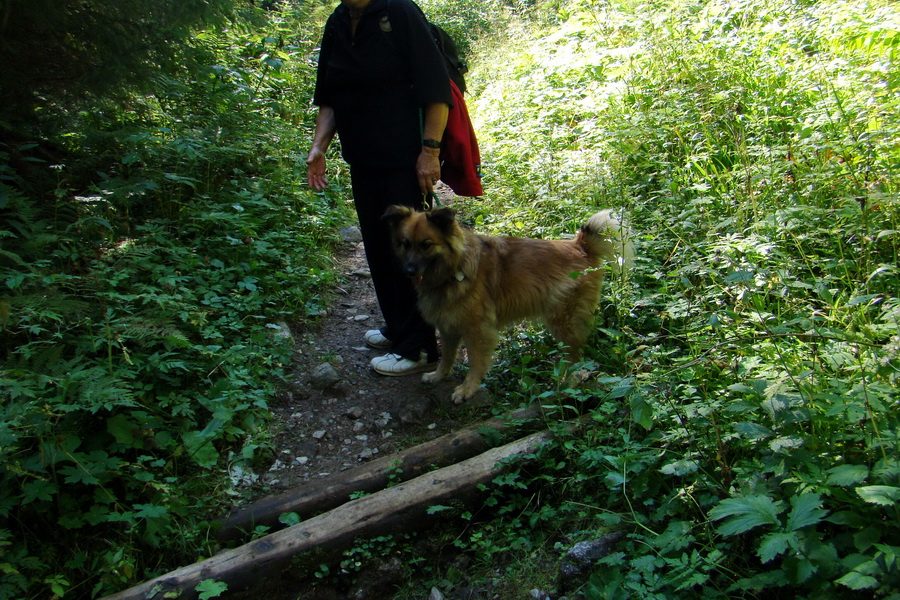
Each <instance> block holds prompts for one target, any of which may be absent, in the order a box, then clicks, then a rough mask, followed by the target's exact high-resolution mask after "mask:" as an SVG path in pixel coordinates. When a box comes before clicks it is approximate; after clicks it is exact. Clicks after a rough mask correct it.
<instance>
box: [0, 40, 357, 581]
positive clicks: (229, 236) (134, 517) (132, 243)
mask: <svg viewBox="0 0 900 600" xmlns="http://www.w3.org/2000/svg"><path fill="white" fill-rule="evenodd" d="M307 26H308V27H312V25H307ZM300 30H301V29H300V28H295V29H294V31H295V33H296V31H300ZM243 36H244V34H243V33H241V32H232V33H229V32H221V33H220V34H219V36H218V37H215V38H214V39H212V38H207V37H204V36H199V37H198V38H197V41H196V42H195V43H196V44H198V45H200V46H203V48H200V50H203V51H205V52H206V54H205V55H206V56H207V57H208V58H209V59H210V61H211V62H212V61H216V62H219V65H220V66H221V65H233V66H234V68H233V69H230V70H229V69H217V68H215V63H214V64H211V65H208V66H209V68H207V69H201V70H200V71H198V72H193V71H192V72H187V71H186V72H183V73H177V74H175V75H173V79H172V80H170V81H168V82H167V85H166V86H164V89H161V90H159V92H158V94H157V95H156V96H154V97H133V98H131V101H130V105H129V111H127V112H126V111H124V110H123V109H122V108H120V107H119V105H118V104H116V103H111V102H104V101H102V100H97V101H96V102H97V103H98V104H99V106H96V107H94V108H95V110H85V111H83V112H81V113H78V115H77V116H73V118H72V119H71V120H69V121H67V127H69V128H70V129H68V130H67V135H66V136H64V139H65V140H67V143H68V144H69V147H68V150H69V152H70V154H68V155H67V156H66V161H67V162H66V164H65V165H47V164H45V163H43V162H42V160H41V158H40V156H41V155H40V154H38V151H37V150H36V148H37V145H23V146H20V147H16V148H0V211H2V212H3V220H2V225H0V286H2V289H3V292H2V293H0V326H2V335H0V349H2V353H3V366H2V369H0V398H2V402H0V465H2V467H0V547H2V548H3V554H2V558H0V569H2V571H3V572H4V577H3V580H2V581H0V596H4V597H61V596H63V595H65V596H66V597H69V596H72V597H75V596H81V597H89V596H96V595H101V594H103V593H108V592H112V591H115V590H117V589H121V588H123V587H127V586H128V585H131V584H134V583H135V582H136V581H139V580H141V579H144V578H145V577H147V576H149V575H151V574H153V573H155V572H159V571H163V570H166V569H168V568H174V567H176V566H178V565H179V564H182V563H184V562H189V561H192V560H195V559H196V557H197V556H198V555H200V556H202V555H205V554H209V553H211V552H213V551H215V548H214V546H213V545H212V544H211V543H210V536H209V528H210V524H209V522H208V521H207V519H209V518H211V517H213V516H215V515H216V514H217V513H219V512H220V511H221V510H222V509H223V506H224V504H225V502H226V498H227V494H228V493H230V490H229V485H228V480H227V477H226V476H225V473H227V470H228V467H229V466H230V465H231V464H233V463H236V462H240V463H243V464H245V465H246V466H247V468H252V467H253V466H254V465H255V464H257V463H258V462H259V461H261V460H264V459H265V454H266V451H267V450H266V437H267V436H266V427H267V421H268V409H267V407H268V402H269V399H270V398H271V397H272V395H273V393H274V391H275V389H276V387H277V386H278V385H279V383H280V381H281V378H282V375H283V373H284V369H285V366H286V365H288V364H289V363H290V356H291V349H290V347H289V346H288V343H287V341H286V339H285V338H284V336H279V335H276V333H277V331H279V330H280V328H281V325H280V323H281V322H283V321H292V320H295V319H298V318H307V317H311V316H314V315H316V314H318V313H319V311H320V310H321V305H322V303H323V300H322V297H321V294H322V293H323V290H324V288H325V287H326V286H327V285H328V284H330V283H331V282H333V274H332V272H331V269H330V265H331V263H330V259H329V257H328V255H327V248H328V245H329V243H330V242H331V241H333V240H335V239H336V231H337V229H338V227H337V223H338V222H340V221H342V220H343V219H344V218H346V206H345V205H344V204H343V203H336V202H334V201H333V200H332V199H331V193H329V194H314V193H311V192H309V191H308V190H306V189H305V188H302V187H301V184H302V182H303V181H304V177H305V165H303V163H302V161H301V160H299V159H298V160H292V159H290V158H281V157H292V156H294V157H295V158H297V157H296V156H295V154H296V149H297V148H298V147H305V145H306V144H307V142H308V137H307V136H308V133H309V125H308V124H307V125H305V126H302V127H298V126H297V125H296V124H295V123H294V122H288V121H285V120H283V119H282V118H281V116H280V113H279V112H278V110H276V107H273V100H272V98H273V97H278V95H279V93H280V92H281V90H282V86H283V78H279V77H274V78H271V79H270V78H269V75H271V71H272V70H273V69H275V68H276V66H277V65H275V63H273V62H272V61H270V60H266V58H265V56H264V54H265V52H266V45H267V44H268V46H269V52H270V54H271V53H276V54H277V52H278V51H279V50H278V48H281V47H283V45H279V42H278V41H277V40H278V36H277V35H273V36H271V37H264V38H263V41H262V42H258V41H254V43H253V44H249V45H248V44H247V43H245V42H246V38H245V37H243ZM309 39H312V36H311V35H310V37H309ZM229 40H230V41H233V42H234V45H235V46H236V47H237V48H239V51H237V50H234V48H230V47H229V45H228V44H227V43H224V44H223V43H222V42H223V41H226V42H227V41H229ZM305 44H306V53H307V54H304V53H303V52H301V50H300V49H299V47H297V48H295V49H294V50H292V52H295V53H296V54H297V56H298V57H302V60H300V61H299V62H300V65H293V66H292V67H291V68H292V69H295V70H296V71H300V70H302V69H307V70H309V68H310V65H309V63H308V62H307V60H306V59H307V56H308V53H309V52H311V51H312V48H311V45H312V42H309V41H307V42H305ZM248 53H255V54H256V56H257V59H256V60H251V59H250V58H248V57H247V54H248ZM273 65H274V66H273ZM285 70H288V67H285ZM223 73H225V74H224V75H223ZM177 77H183V78H185V79H186V80H187V81H184V80H179V79H177ZM249 80H252V81H253V84H254V85H253V87H250V86H247V85H246V82H247V81H249ZM270 81H271V82H272V84H271V85H270V84H269V82H270ZM289 101H293V100H292V99H286V100H285V102H289ZM303 116H304V115H301V117H303ZM305 116H309V115H305ZM13 155H15V156H19V157H21V156H24V157H25V159H26V160H25V162H26V163H28V164H30V165H31V166H32V169H41V170H42V172H43V171H46V172H47V173H49V174H50V176H51V177H53V176H55V177H57V178H58V179H57V183H56V187H55V189H54V188H52V187H51V188H50V189H49V190H47V191H42V190H40V189H39V188H38V187H37V186H36V185H33V182H32V181H30V180H26V178H25V176H24V174H23V173H22V172H21V169H22V167H21V165H22V164H23V163H22V160H13V158H14V156H13ZM48 179H49V178H48ZM51 180H52V179H51ZM338 188H339V183H338V184H336V187H335V190H337V189H338ZM335 190H333V191H335ZM60 531H62V532H64V535H60Z"/></svg>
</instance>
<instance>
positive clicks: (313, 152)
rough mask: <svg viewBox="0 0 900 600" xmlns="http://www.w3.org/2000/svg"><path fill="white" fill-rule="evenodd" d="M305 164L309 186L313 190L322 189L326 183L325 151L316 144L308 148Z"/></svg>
mask: <svg viewBox="0 0 900 600" xmlns="http://www.w3.org/2000/svg"><path fill="white" fill-rule="evenodd" d="M306 166H307V178H308V181H309V187H311V188H313V189H314V190H319V191H322V190H324V189H325V187H326V186H327V185H328V178H327V177H325V153H324V152H322V150H321V149H319V147H318V146H313V147H312V148H310V149H309V155H308V156H307V157H306Z"/></svg>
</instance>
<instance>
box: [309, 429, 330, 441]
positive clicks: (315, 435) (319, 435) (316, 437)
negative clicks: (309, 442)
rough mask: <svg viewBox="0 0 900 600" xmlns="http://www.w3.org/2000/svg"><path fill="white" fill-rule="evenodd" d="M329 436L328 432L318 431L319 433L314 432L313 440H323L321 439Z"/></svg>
mask: <svg viewBox="0 0 900 600" xmlns="http://www.w3.org/2000/svg"><path fill="white" fill-rule="evenodd" d="M327 434H328V432H327V431H325V430H324V429H319V430H317V431H313V434H312V436H313V439H316V440H321V439H324V437H325V436H326V435H327Z"/></svg>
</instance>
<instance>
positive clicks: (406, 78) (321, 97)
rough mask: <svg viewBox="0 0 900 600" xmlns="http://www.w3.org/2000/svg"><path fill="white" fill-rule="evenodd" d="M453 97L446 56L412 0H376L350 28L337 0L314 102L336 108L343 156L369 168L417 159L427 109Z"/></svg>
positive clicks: (327, 28) (403, 164)
mask: <svg viewBox="0 0 900 600" xmlns="http://www.w3.org/2000/svg"><path fill="white" fill-rule="evenodd" d="M430 102H444V103H446V104H451V103H452V96H451V93H450V85H449V81H448V76H447V71H446V68H445V66H444V62H443V58H442V57H441V54H440V51H439V50H438V48H437V45H436V44H435V43H434V38H433V37H432V35H431V31H430V29H429V27H428V24H427V23H426V21H425V19H424V17H423V16H422V13H421V11H420V10H419V9H418V7H417V6H415V5H414V4H413V3H412V2H410V0H372V2H371V3H370V4H369V5H368V6H367V7H366V10H365V13H364V14H363V17H362V19H361V20H360V21H359V23H358V24H357V28H356V34H355V35H351V33H350V14H349V11H348V10H347V7H346V6H344V5H343V4H341V5H339V6H338V7H337V8H336V9H335V10H334V12H333V13H332V14H331V16H330V17H329V18H328V21H327V23H326V25H325V31H324V34H323V36H322V46H321V52H320V54H319V65H318V71H317V74H316V90H315V95H314V97H313V103H314V104H316V105H318V106H331V107H332V108H333V109H334V114H335V121H336V124H337V132H338V136H339V137H340V140H341V149H342V152H343V156H344V160H346V161H347V162H348V163H350V165H358V166H363V167H376V166H384V167H408V166H414V165H415V163H416V158H417V157H418V155H419V152H420V150H421V147H422V144H421V142H422V134H421V131H422V129H421V128H422V121H421V119H422V112H421V108H422V107H423V106H424V105H425V104H427V103H430Z"/></svg>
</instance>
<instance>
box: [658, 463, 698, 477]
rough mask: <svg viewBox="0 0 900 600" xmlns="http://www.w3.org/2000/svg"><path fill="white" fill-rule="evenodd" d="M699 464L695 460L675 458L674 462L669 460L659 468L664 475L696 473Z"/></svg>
mask: <svg viewBox="0 0 900 600" xmlns="http://www.w3.org/2000/svg"><path fill="white" fill-rule="evenodd" d="M699 468H700V466H699V465H698V464H697V461H695V460H687V459H682V460H676V461H675V462H670V463H669V464H667V465H663V467H662V468H660V472H661V473H664V474H665V475H678V476H681V475H687V474H689V473H696V472H697V470H698V469H699Z"/></svg>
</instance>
